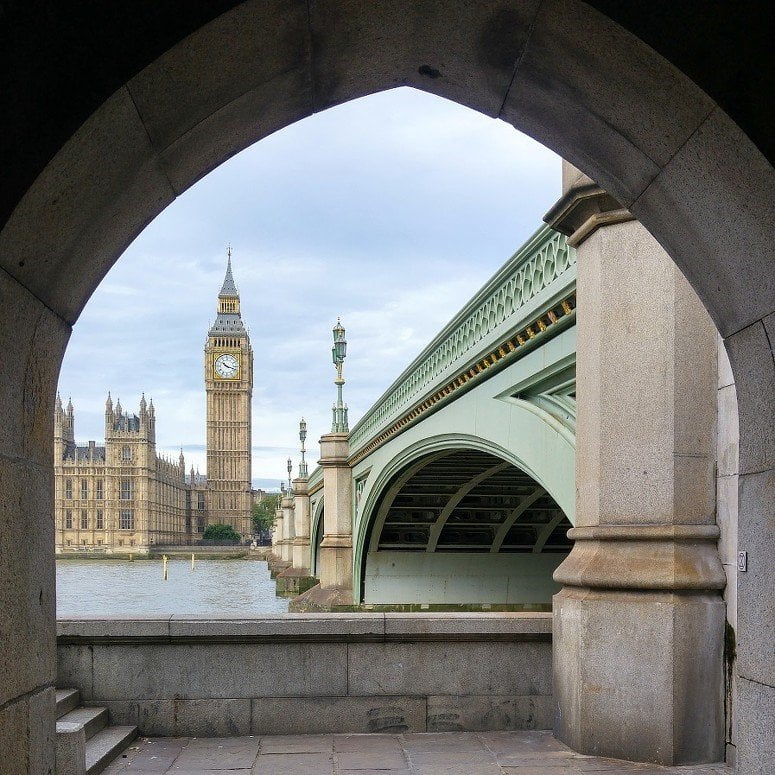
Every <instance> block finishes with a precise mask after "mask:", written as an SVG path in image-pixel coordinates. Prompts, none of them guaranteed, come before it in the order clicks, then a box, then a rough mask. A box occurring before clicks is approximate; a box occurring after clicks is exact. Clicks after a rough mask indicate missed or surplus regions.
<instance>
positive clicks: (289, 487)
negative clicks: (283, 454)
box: [288, 458, 293, 496]
mask: <svg viewBox="0 0 775 775" xmlns="http://www.w3.org/2000/svg"><path fill="white" fill-rule="evenodd" d="M291 471H293V463H292V462H291V459H290V458H288V495H289V496H290V495H292V494H293V488H292V487H291Z"/></svg>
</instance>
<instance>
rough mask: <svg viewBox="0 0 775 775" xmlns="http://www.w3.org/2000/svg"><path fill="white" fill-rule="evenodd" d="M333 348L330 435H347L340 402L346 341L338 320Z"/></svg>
mask: <svg viewBox="0 0 775 775" xmlns="http://www.w3.org/2000/svg"><path fill="white" fill-rule="evenodd" d="M333 334H334V346H333V347H332V348H331V359H332V360H333V362H334V366H336V379H335V380H334V384H335V385H336V390H337V396H336V404H334V406H333V421H332V423H331V433H347V432H348V431H349V430H350V429H349V428H348V426H347V405H346V404H345V403H344V401H342V386H343V385H344V377H343V376H342V366H343V364H344V359H345V357H346V356H347V340H346V339H345V338H344V335H345V331H344V326H343V325H342V323H341V321H340V320H339V318H337V319H336V325H335V326H334V331H333Z"/></svg>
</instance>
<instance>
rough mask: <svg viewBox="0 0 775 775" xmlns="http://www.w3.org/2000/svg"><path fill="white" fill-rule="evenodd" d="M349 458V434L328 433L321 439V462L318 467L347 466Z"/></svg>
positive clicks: (319, 461)
mask: <svg viewBox="0 0 775 775" xmlns="http://www.w3.org/2000/svg"><path fill="white" fill-rule="evenodd" d="M349 457H350V434H349V433H326V434H324V435H323V436H321V437H320V460H318V465H319V466H320V467H321V468H331V467H336V466H347V465H348V462H347V461H348V459H349Z"/></svg>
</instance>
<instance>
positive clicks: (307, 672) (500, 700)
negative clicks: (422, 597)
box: [57, 613, 553, 736]
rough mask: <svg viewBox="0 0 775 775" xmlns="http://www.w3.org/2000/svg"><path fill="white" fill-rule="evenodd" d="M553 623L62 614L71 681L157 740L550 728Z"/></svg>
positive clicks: (529, 618)
mask: <svg viewBox="0 0 775 775" xmlns="http://www.w3.org/2000/svg"><path fill="white" fill-rule="evenodd" d="M551 627H552V622H551V614H544V613H475V614H430V613H429V614H390V613H365V614H357V615H354V614H287V615H275V616H262V617H260V618H252V619H246V618H242V619H240V618H229V619H226V618H219V619H207V618H191V617H178V616H169V617H164V618H148V619H134V620H124V619H78V620H60V621H59V622H58V623H57V654H58V677H57V683H58V685H60V686H74V687H77V688H78V689H80V691H81V696H82V698H83V701H84V704H87V705H101V706H104V707H107V708H108V709H109V711H110V714H111V718H112V719H113V721H114V723H119V724H136V725H137V726H138V727H139V729H140V733H141V734H145V735H173V736H224V735H247V734H298V733H332V732H337V733H349V732H393V733H395V732H425V731H452V730H509V729H548V728H551V726H552V716H553V707H552V706H553V700H552V655H551ZM506 655H508V658H505V657H506Z"/></svg>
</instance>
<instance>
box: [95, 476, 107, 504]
mask: <svg viewBox="0 0 775 775" xmlns="http://www.w3.org/2000/svg"><path fill="white" fill-rule="evenodd" d="M95 497H96V498H97V500H98V501H101V500H102V499H103V498H104V497H105V495H104V493H103V491H102V479H97V491H96V493H95Z"/></svg>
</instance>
